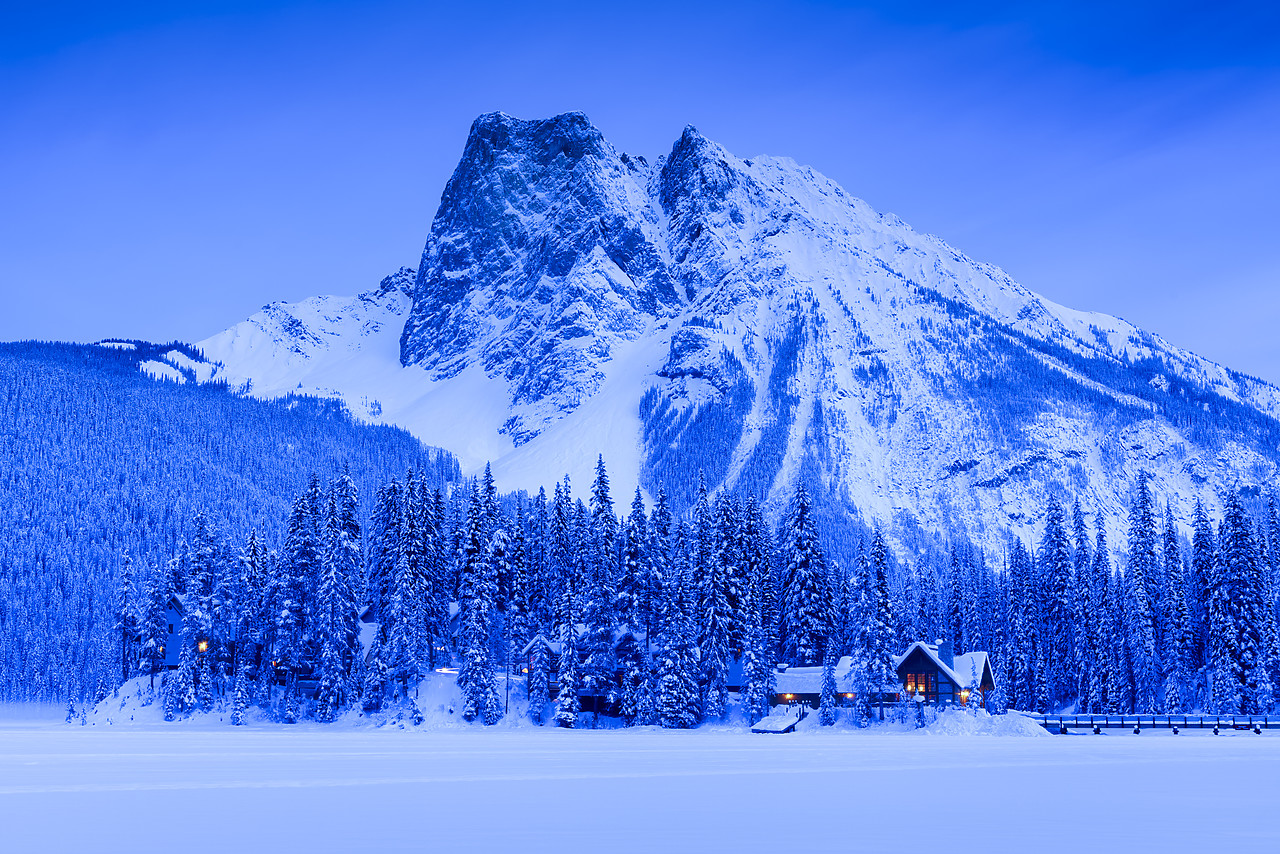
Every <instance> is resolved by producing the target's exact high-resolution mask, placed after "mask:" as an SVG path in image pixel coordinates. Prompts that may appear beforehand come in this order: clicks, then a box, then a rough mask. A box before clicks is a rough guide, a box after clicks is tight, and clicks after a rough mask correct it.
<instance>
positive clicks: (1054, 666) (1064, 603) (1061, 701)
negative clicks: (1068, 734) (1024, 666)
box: [1039, 501, 1076, 707]
mask: <svg viewBox="0 0 1280 854" xmlns="http://www.w3.org/2000/svg"><path fill="white" fill-rule="evenodd" d="M1039 565H1040V570H1041V576H1042V578H1043V581H1044V585H1045V588H1044V590H1043V593H1044V597H1045V599H1044V602H1045V610H1044V617H1043V619H1044V622H1043V627H1044V633H1045V637H1043V638H1042V645H1043V647H1044V655H1043V660H1044V666H1045V668H1046V673H1045V678H1046V680H1047V683H1048V684H1047V690H1048V695H1049V696H1048V699H1049V703H1050V704H1051V705H1052V706H1054V707H1058V706H1062V705H1065V704H1066V703H1068V702H1069V701H1070V700H1071V699H1072V698H1073V697H1074V696H1075V694H1076V690H1075V689H1076V680H1075V675H1074V670H1073V668H1074V665H1075V650H1074V649H1073V647H1072V639H1073V629H1072V625H1073V620H1074V617H1075V609H1074V608H1073V606H1072V586H1073V582H1072V576H1071V573H1072V556H1071V547H1070V544H1069V542H1068V540H1067V531H1066V524H1065V517H1064V514H1063V510H1062V505H1061V504H1058V503H1057V502H1056V501H1055V502H1053V503H1052V504H1050V506H1049V513H1048V522H1047V524H1046V525H1045V534H1044V543H1043V545H1042V546H1041V548H1040V561H1039Z"/></svg>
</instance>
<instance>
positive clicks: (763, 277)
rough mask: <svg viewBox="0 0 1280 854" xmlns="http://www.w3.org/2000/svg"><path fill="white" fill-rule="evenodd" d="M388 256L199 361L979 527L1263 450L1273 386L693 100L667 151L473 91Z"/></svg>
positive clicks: (572, 465)
mask: <svg viewBox="0 0 1280 854" xmlns="http://www.w3.org/2000/svg"><path fill="white" fill-rule="evenodd" d="M410 275H412V284H411V285H408V284H407V281H408V279H409V277H410ZM397 276H398V277H399V279H398V281H399V282H400V285H399V286H397V287H395V288H391V289H386V288H383V287H381V286H380V288H379V289H378V290H377V291H375V292H372V293H373V294H375V295H374V296H373V297H370V295H369V294H364V295H361V296H359V297H354V298H333V297H329V298H316V299H318V300H322V301H323V303H322V304H313V301H305V302H304V303H301V304H298V306H297V307H296V310H294V309H293V308H292V307H288V306H283V305H281V304H276V306H275V307H274V308H272V309H271V311H272V312H274V313H276V314H277V315H278V316H268V314H264V313H262V312H260V313H259V314H257V315H254V317H253V318H250V320H248V321H245V322H244V323H242V324H238V325H237V326H236V327H232V329H231V330H227V331H226V332H224V333H220V334H219V335H215V336H213V337H211V338H209V339H206V340H205V341H203V342H200V346H201V347H202V349H203V350H204V352H205V353H206V355H207V357H208V358H209V360H210V361H211V362H212V363H214V365H215V367H214V369H213V371H212V377H213V378H221V379H226V380H228V381H230V382H232V383H233V384H243V383H249V384H251V385H250V386H249V390H250V391H252V393H255V394H263V395H272V394H279V393H284V391H285V390H286V385H287V386H288V387H289V388H288V390H292V391H299V390H302V391H308V392H311V393H320V394H326V395H329V396H333V397H340V398H342V399H343V400H345V401H346V402H347V403H348V405H349V406H350V407H351V409H352V410H353V412H354V413H355V414H356V415H357V416H359V417H362V418H368V419H371V420H385V421H388V422H391V423H397V424H400V425H401V426H404V427H406V428H407V429H410V430H411V431H412V432H414V433H415V434H416V435H418V436H419V438H421V439H422V440H423V441H426V442H429V443H430V444H434V445H438V446H442V447H446V448H450V450H453V451H454V452H455V453H457V454H458V455H459V456H460V458H461V459H462V460H463V463H464V466H466V467H469V468H471V469H472V470H474V469H475V468H476V467H477V466H480V465H483V464H484V462H485V461H493V462H494V470H495V474H496V475H497V476H498V477H499V479H500V481H505V482H504V486H507V487H526V488H531V489H536V488H537V486H539V485H549V484H550V483H552V482H553V481H555V480H557V479H559V477H560V476H561V475H563V474H564V473H565V472H569V473H570V474H571V476H572V477H573V479H574V480H575V481H578V482H585V479H586V478H588V477H589V476H590V475H589V472H590V466H591V465H592V464H593V463H594V460H595V457H596V454H597V453H603V454H604V455H605V458H606V460H607V461H608V463H609V465H610V468H611V471H612V472H613V473H614V480H615V482H616V483H621V484H624V485H628V487H629V484H631V483H633V482H634V483H639V484H640V485H642V486H643V487H644V488H645V490H646V491H647V492H648V493H649V494H654V493H655V492H656V491H657V489H659V488H667V489H668V491H669V492H671V493H673V495H674V497H676V498H677V499H684V498H687V496H684V495H683V494H682V493H681V489H682V488H683V489H687V487H680V486H678V482H679V481H681V478H680V477H678V476H677V475H678V474H687V473H688V469H690V468H691V467H695V466H696V467H697V468H701V469H702V470H703V471H704V472H706V474H707V477H708V481H709V483H711V485H712V486H713V487H716V488H729V489H734V490H736V491H739V492H743V493H748V494H754V495H757V496H758V497H759V498H761V499H762V500H764V501H766V502H767V503H770V504H772V505H774V506H778V505H780V504H781V503H782V502H784V501H785V498H786V496H787V495H788V494H789V492H790V490H791V488H792V486H793V484H794V482H795V480H796V479H797V478H801V477H803V478H806V479H807V480H810V481H812V482H813V483H815V484H817V485H818V486H819V488H820V489H822V490H825V491H826V493H827V497H828V498H829V499H831V500H834V501H836V502H837V503H841V504H843V505H846V506H848V507H851V508H855V507H856V508H857V509H858V510H859V511H860V512H861V513H862V514H863V515H864V516H866V517H869V518H870V519H874V520H880V521H883V522H887V523H891V524H893V523H895V520H900V519H901V518H902V517H903V514H906V515H907V516H909V517H912V518H913V519H914V520H916V521H917V522H918V523H919V524H921V525H923V526H925V527H928V528H931V529H936V530H943V531H945V530H947V529H949V528H955V527H963V528H964V529H966V530H968V531H970V532H971V533H972V534H973V535H974V536H975V537H976V538H977V539H978V540H979V541H982V542H984V543H986V544H987V545H991V546H995V545H997V544H998V543H999V542H1000V540H1001V538H1002V537H1003V536H1004V531H1005V530H1013V531H1015V532H1025V531H1028V530H1030V529H1034V527H1035V526H1036V524H1037V523H1038V520H1039V519H1040V517H1041V516H1042V514H1043V508H1044V507H1045V506H1046V505H1047V502H1048V501H1049V500H1052V499H1054V498H1059V499H1066V498H1069V497H1073V496H1078V497H1080V498H1081V499H1082V502H1083V503H1084V504H1085V505H1086V510H1087V511H1088V512H1090V513H1092V514H1095V515H1098V516H1100V517H1102V518H1104V519H1106V520H1108V522H1107V525H1108V528H1109V529H1110V530H1109V533H1112V534H1113V536H1114V535H1120V534H1121V533H1122V525H1121V522H1120V520H1121V518H1122V516H1123V511H1124V508H1125V505H1126V503H1127V490H1128V486H1129V484H1130V483H1132V482H1133V480H1135V479H1136V477H1137V475H1138V473H1139V472H1140V471H1148V472H1150V473H1151V474H1152V475H1153V478H1154V484H1153V485H1154V486H1155V488H1156V489H1157V490H1159V491H1160V492H1161V494H1165V495H1169V496H1170V497H1171V500H1172V501H1173V503H1174V505H1175V512H1177V513H1178V515H1179V516H1180V517H1182V518H1184V519H1185V518H1189V514H1190V506H1189V505H1190V504H1191V503H1193V502H1194V499H1195V497H1196V496H1197V495H1203V496H1204V497H1205V498H1206V499H1207V500H1208V501H1210V503H1213V502H1214V498H1215V496H1214V495H1213V493H1214V491H1215V490H1217V491H1221V490H1225V489H1228V488H1231V487H1232V484H1233V483H1234V482H1235V481H1237V480H1244V481H1247V482H1254V481H1257V482H1261V481H1265V480H1270V479H1272V478H1273V477H1274V475H1275V472H1276V463H1277V446H1280V440H1277V437H1276V435H1275V432H1274V430H1273V428H1280V425H1278V424H1277V422H1276V419H1277V416H1280V390H1278V389H1276V388H1275V387H1274V386H1271V385H1270V384H1268V383H1265V382H1263V381H1261V380H1257V379H1255V378H1251V377H1247V376H1246V375H1243V374H1240V373H1238V372H1234V371H1230V370H1228V369H1226V368H1224V367H1222V366H1220V365H1217V364H1215V363H1213V362H1211V361H1209V360H1207V359H1203V358H1201V357H1199V356H1197V355H1195V354H1193V353H1190V352H1188V351H1185V350H1182V349H1180V348H1177V347H1175V346H1173V345H1171V344H1170V343H1169V342H1167V341H1165V340H1164V339H1163V338H1161V337H1159V336H1156V335H1153V334H1151V333H1147V332H1145V331H1143V330H1141V329H1139V328H1138V327H1136V326H1134V325H1133V324H1130V323H1128V322H1127V321H1124V320H1121V319H1119V318H1114V317H1111V316H1108V315H1104V314H1100V313H1092V312H1080V311H1076V310H1074V309H1070V308H1067V307H1065V306H1061V305H1058V304H1056V303H1054V302H1052V301H1049V300H1047V299H1044V298H1043V297H1040V296H1038V295H1037V294H1035V293H1034V292H1033V291H1031V290H1029V289H1028V288H1026V287H1024V286H1022V285H1020V284H1018V283H1017V282H1015V281H1014V280H1013V279H1012V278H1011V277H1009V276H1008V275H1007V274H1006V273H1004V271H1003V270H1001V269H1000V268H998V267H995V266H993V265H991V264H986V263H983V262H978V261H975V260H973V259H971V258H969V257H968V256H967V255H965V254H964V253H962V252H960V251H959V250H957V249H955V248H953V247H951V246H950V245H949V244H947V243H946V242H945V241H943V240H941V239H940V238H937V237H933V236H931V235H924V234H920V233H918V232H915V231H914V230H913V229H911V228H910V227H909V226H907V225H906V224H905V223H903V222H902V221H901V220H900V219H899V218H898V217H896V216H894V215H893V214H879V213H877V212H875V211H874V210H873V209H872V208H871V207H870V206H869V205H867V203H866V202H863V201H862V200H860V199H856V198H855V197H853V196H851V195H849V194H848V193H846V192H845V191H844V190H843V189H842V188H840V187H839V186H838V185H836V184H835V183H834V182H832V181H830V180H829V179H826V178H825V177H823V176H822V175H821V174H820V173H818V172H816V171H814V170H813V169H811V168H810V167H805V166H800V165H798V164H796V163H795V162H794V161H791V160H789V159H787V158H779V157H756V158H750V159H745V160H743V159H739V158H737V157H735V156H734V155H732V154H730V153H729V152H727V151H726V150H725V149H723V148H722V147H721V146H719V145H718V144H716V143H714V142H713V141H711V140H708V139H706V138H705V137H703V136H702V135H701V134H699V133H698V132H697V131H696V129H694V128H693V127H692V126H690V127H688V128H686V129H685V131H684V132H683V133H682V134H681V136H680V138H679V140H677V141H676V143H675V144H674V145H673V147H672V150H671V152H670V153H668V154H666V155H663V156H661V157H659V158H657V159H656V160H655V161H654V162H653V163H652V164H651V163H649V161H648V160H646V159H645V158H643V157H636V156H632V155H627V154H625V153H621V152H618V151H616V150H615V149H614V148H613V147H612V145H611V144H610V143H609V142H608V141H607V139H605V137H604V135H603V134H601V133H600V132H599V131H598V130H597V129H596V128H595V127H594V126H593V125H591V124H590V122H589V120H588V119H587V118H586V117H585V116H584V115H582V114H581V113H570V114H565V115H562V116H557V117H554V118H552V119H546V120H532V121H527V120H520V119H514V118H512V117H510V116H506V115H505V114H501V113H490V114H486V115H484V116H481V117H479V118H478V119H477V120H476V122H475V123H474V124H473V126H472V129H471V132H470V134H469V136H468V139H467V143H466V145H465V146H464V151H463V155H462V158H461V159H460V162H459V165H458V168H457V169H456V170H455V172H454V174H453V176H452V177H451V178H450V180H449V182H448V184H447V185H446V187H445V190H444V193H443V194H442V198H441V204H440V207H439V209H438V211H437V214H436V216H435V218H434V220H433V222H432V226H431V231H430V234H429V236H428V239H427V241H426V245H425V248H424V251H423V257H422V261H421V263H420V265H419V267H418V269H417V271H416V272H415V273H412V274H411V273H410V272H409V271H407V270H405V269H402V270H401V271H400V273H398V274H397ZM397 323H399V324H401V327H400V329H399V330H396V329H394V327H395V326H396V324H397ZM393 333H394V334H393ZM441 413H445V414H444V415H441ZM579 458H581V459H579ZM683 480H684V481H691V480H692V479H690V478H683Z"/></svg>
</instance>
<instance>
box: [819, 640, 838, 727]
mask: <svg viewBox="0 0 1280 854" xmlns="http://www.w3.org/2000/svg"><path fill="white" fill-rule="evenodd" d="M838 696H839V695H838V694H837V693H836V648H835V644H834V643H831V642H828V643H827V651H826V654H825V655H823V657H822V693H821V695H820V698H819V703H818V722H819V723H820V724H822V725H823V726H831V725H832V724H834V723H835V722H836V715H837V711H836V705H837V703H838V702H839V701H838V700H837V697H838Z"/></svg>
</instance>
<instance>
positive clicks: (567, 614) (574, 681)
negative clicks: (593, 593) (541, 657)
mask: <svg viewBox="0 0 1280 854" xmlns="http://www.w3.org/2000/svg"><path fill="white" fill-rule="evenodd" d="M562 600H563V601H562V604H561V607H560V614H561V616H560V663H559V667H558V668H557V675H556V683H557V685H558V690H557V692H556V716H555V720H556V726H560V727H565V728H567V729H572V728H573V727H574V726H575V725H576V724H577V722H578V711H579V709H580V708H581V706H580V705H579V703H578V643H577V641H578V630H577V621H576V619H575V618H574V609H573V587H572V585H571V584H566V585H565V588H564V594H563V596H562Z"/></svg>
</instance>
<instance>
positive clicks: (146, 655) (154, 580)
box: [141, 569, 170, 687]
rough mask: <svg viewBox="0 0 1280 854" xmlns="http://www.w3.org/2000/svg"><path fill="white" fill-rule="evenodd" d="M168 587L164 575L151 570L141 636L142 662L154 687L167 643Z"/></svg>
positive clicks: (148, 578)
mask: <svg viewBox="0 0 1280 854" xmlns="http://www.w3.org/2000/svg"><path fill="white" fill-rule="evenodd" d="M169 596H170V591H169V585H168V583H167V582H166V580H165V577H164V573H162V572H160V571H159V570H156V569H153V570H152V571H151V574H150V575H149V576H148V577H147V585H146V594H145V596H144V600H145V601H144V607H145V608H146V611H145V612H144V614H143V618H142V626H141V636H142V661H143V663H144V664H145V666H146V671H147V673H149V674H150V675H151V685H152V687H155V680H156V674H157V673H159V672H160V670H161V668H163V667H164V657H165V644H167V643H168V642H169V626H168V622H169V621H168V618H167V612H166V608H167V606H168V603H169Z"/></svg>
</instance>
